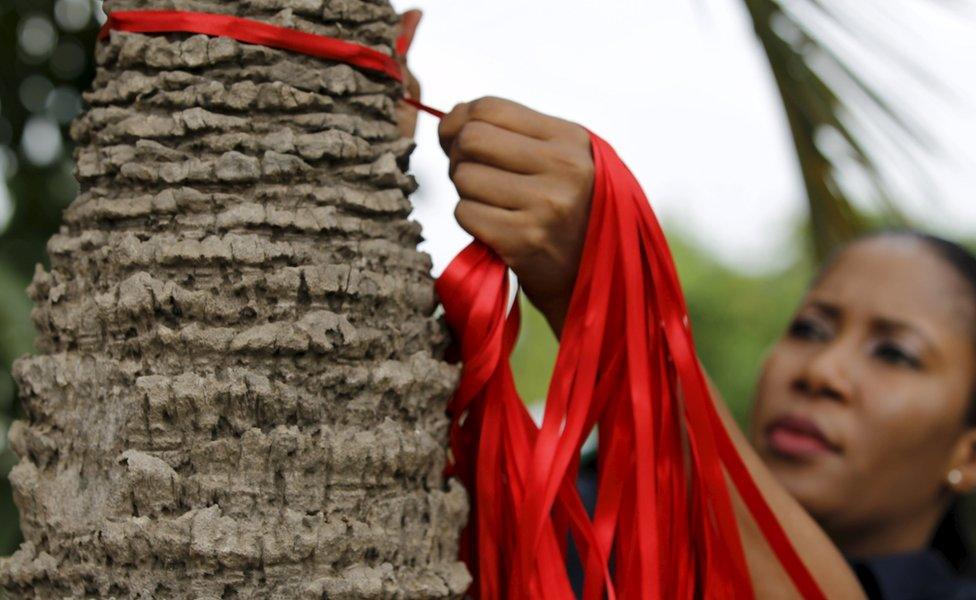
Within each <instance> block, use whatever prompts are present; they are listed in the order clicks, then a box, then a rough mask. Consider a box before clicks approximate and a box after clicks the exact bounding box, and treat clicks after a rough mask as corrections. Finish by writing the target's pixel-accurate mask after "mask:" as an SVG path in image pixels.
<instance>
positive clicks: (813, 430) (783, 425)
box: [766, 415, 838, 458]
mask: <svg viewBox="0 0 976 600" xmlns="http://www.w3.org/2000/svg"><path fill="white" fill-rule="evenodd" d="M766 442H767V443H768V444H769V447H770V448H771V449H772V450H773V451H774V452H776V453H777V454H781V455H784V456H789V457H796V458H801V457H810V456H817V455H820V454H827V453H834V452H837V451H838V448H837V446H836V445H834V444H833V443H831V442H830V440H828V439H827V436H825V435H824V433H823V431H821V429H820V428H819V427H818V426H817V424H816V423H814V422H813V421H811V420H810V419H807V418H805V417H799V416H796V415H789V416H786V417H781V418H779V419H776V420H775V421H773V423H772V424H770V425H769V427H767V428H766Z"/></svg>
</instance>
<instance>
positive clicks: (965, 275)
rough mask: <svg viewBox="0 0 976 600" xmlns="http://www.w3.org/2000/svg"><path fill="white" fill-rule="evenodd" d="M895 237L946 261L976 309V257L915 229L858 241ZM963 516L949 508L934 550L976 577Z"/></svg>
mask: <svg viewBox="0 0 976 600" xmlns="http://www.w3.org/2000/svg"><path fill="white" fill-rule="evenodd" d="M892 236H894V237H907V238H911V239H914V240H917V241H919V242H921V243H922V244H923V245H925V246H926V247H927V248H928V249H929V250H931V251H932V252H934V253H935V254H936V256H938V257H939V258H941V259H942V260H944V261H945V262H946V264H948V265H949V266H950V267H952V269H953V271H955V272H956V274H957V275H959V277H960V279H961V280H962V281H963V282H964V283H965V285H966V287H967V288H968V289H969V291H970V293H971V296H972V301H973V305H974V307H976V255H974V254H973V253H972V252H970V251H969V250H968V249H966V248H965V247H964V246H962V245H960V244H957V243H956V242H953V241H950V240H947V239H945V238H942V237H939V236H937V235H933V234H930V233H925V232H922V231H918V230H915V229H883V230H879V231H874V232H871V233H867V234H864V235H862V236H860V237H858V238H857V239H855V240H854V241H855V242H856V241H860V240H865V239H870V238H876V237H892ZM835 258H836V255H835V256H834V257H832V258H831V259H829V260H828V261H827V263H826V264H827V265H829V264H830V263H831V262H833V260H834V259H835ZM825 270H826V267H825V268H824V269H823V270H822V271H821V274H822V273H823V272H824V271H825ZM973 332H974V343H976V321H974V324H973ZM964 418H965V422H966V424H967V425H970V426H976V381H974V382H973V392H972V393H971V396H970V402H969V407H968V410H967V411H966V415H965V417H964ZM962 513H963V511H962V507H961V504H960V500H959V498H956V499H954V500H953V501H952V503H951V504H950V505H949V509H948V510H947V511H946V513H945V515H943V517H942V520H941V521H940V522H939V525H938V527H936V530H935V534H934V535H933V537H932V541H931V543H930V546H931V547H932V548H933V549H935V550H937V551H939V552H940V553H942V555H943V556H945V558H946V559H947V560H948V561H949V563H950V564H951V565H952V566H953V567H954V568H955V569H956V571H958V572H960V573H962V574H967V575H973V574H974V573H976V561H974V557H973V552H972V547H971V543H970V541H969V536H967V535H966V533H965V531H966V529H967V527H966V523H964V521H963V514H962Z"/></svg>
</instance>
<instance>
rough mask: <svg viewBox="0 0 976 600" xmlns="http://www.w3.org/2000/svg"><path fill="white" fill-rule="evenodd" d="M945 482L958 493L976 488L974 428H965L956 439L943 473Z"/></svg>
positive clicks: (975, 440) (975, 435) (975, 438)
mask: <svg viewBox="0 0 976 600" xmlns="http://www.w3.org/2000/svg"><path fill="white" fill-rule="evenodd" d="M945 484H946V487H948V488H949V489H950V490H952V492H953V493H956V494H959V495H963V494H968V493H969V492H971V491H973V490H974V489H976V428H973V427H971V428H969V429H966V431H965V432H963V434H962V435H960V436H959V439H958V440H957V441H956V446H955V448H954V449H953V451H952V460H951V461H950V462H949V469H948V470H947V471H946V473H945Z"/></svg>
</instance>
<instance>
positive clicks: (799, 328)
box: [789, 317, 830, 341]
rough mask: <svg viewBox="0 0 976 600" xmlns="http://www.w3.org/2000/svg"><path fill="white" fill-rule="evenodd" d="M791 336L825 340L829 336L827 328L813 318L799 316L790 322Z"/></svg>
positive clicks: (802, 338)
mask: <svg viewBox="0 0 976 600" xmlns="http://www.w3.org/2000/svg"><path fill="white" fill-rule="evenodd" d="M789 334H790V337H793V338H797V339H801V340H815V341H824V340H826V339H827V338H828V337H829V335H830V334H829V332H828V331H827V329H826V328H825V327H824V326H823V325H821V324H820V323H817V322H816V321H814V320H813V319H807V318H804V317H797V318H796V319H794V320H793V322H792V323H791V324H790V330H789Z"/></svg>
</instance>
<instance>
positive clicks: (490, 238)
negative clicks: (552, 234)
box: [454, 198, 520, 259]
mask: <svg viewBox="0 0 976 600" xmlns="http://www.w3.org/2000/svg"><path fill="white" fill-rule="evenodd" d="M454 218H455V219H457V222H458V224H459V225H460V226H461V229H464V230H465V231H467V232H468V233H470V234H471V235H473V236H474V237H475V239H478V240H480V241H481V242H483V243H484V244H487V245H488V247H489V248H491V249H492V250H494V251H495V252H497V253H498V255H499V256H501V257H502V258H503V259H505V257H507V256H510V255H511V252H512V251H513V249H517V248H519V246H520V240H519V238H518V236H519V233H520V231H519V227H518V219H519V212H518V211H514V210H508V209H505V208H498V207H497V206H491V205H488V204H484V203H482V202H478V201H477V200H471V199H469V198H461V200H460V201H458V203H457V206H456V207H455V208H454Z"/></svg>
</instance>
